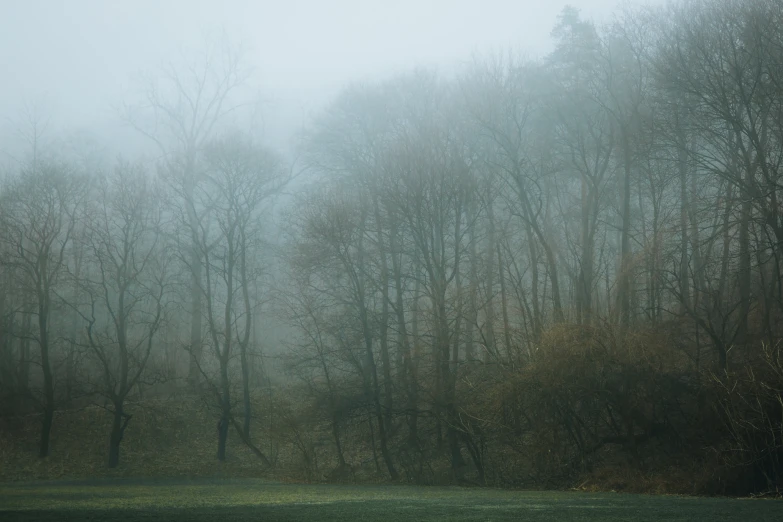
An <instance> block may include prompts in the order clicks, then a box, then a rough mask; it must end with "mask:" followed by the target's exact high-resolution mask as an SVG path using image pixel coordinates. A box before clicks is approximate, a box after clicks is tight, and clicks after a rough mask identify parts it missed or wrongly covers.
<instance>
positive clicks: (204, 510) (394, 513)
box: [0, 479, 783, 522]
mask: <svg viewBox="0 0 783 522" xmlns="http://www.w3.org/2000/svg"><path fill="white" fill-rule="evenodd" d="M0 519H2V520H4V521H8V522H11V521H33V520H36V521H54V520H58V521H59V520H62V521H76V520H80V521H81V520H110V521H115V520H116V521H119V520H123V521H141V520H145V521H147V520H177V521H181V520H188V521H211V520H221V521H225V522H228V521H250V520H258V521H261V520H263V521H283V520H285V521H289V520H290V521H305V520H319V521H340V522H347V521H350V520H367V521H376V520H377V521H384V520H389V521H391V520H394V521H399V520H432V521H436V520H455V521H468V520H493V521H504V520H509V521H510V520H527V521H567V520H588V521H589V520H601V521H610V522H611V521H619V520H628V521H635V522H641V521H646V520H650V521H652V520H655V521H658V520H682V521H700V520H704V521H710V522H718V521H723V520H726V521H729V520H753V521H759V522H761V521H776V522H777V521H780V520H783V501H777V500H749V499H727V498H704V497H678V496H648V495H630V494H617V493H599V494H595V493H579V492H554V491H547V492H539V491H501V490H494V489H462V488H455V487H454V488H444V487H409V486H386V487H384V486H326V485H294V484H281V483H273V482H268V481H263V480H255V479H223V480H217V479H213V480H209V479H199V480H191V481H186V480H173V479H172V480H150V479H102V480H83V481H52V482H27V483H21V482H16V483H4V484H0Z"/></svg>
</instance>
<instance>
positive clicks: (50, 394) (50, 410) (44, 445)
mask: <svg viewBox="0 0 783 522" xmlns="http://www.w3.org/2000/svg"><path fill="white" fill-rule="evenodd" d="M48 301H49V299H48V294H44V295H39V299H38V302H39V303H40V304H39V306H38V330H39V331H38V335H39V337H38V339H39V342H40V345H41V368H42V370H43V379H44V382H43V384H44V416H43V424H42V425H41V441H40V448H39V453H38V455H39V456H40V457H48V456H49V436H50V434H51V431H52V422H53V420H54V376H53V375H52V367H51V363H50V362H49V326H48V319H49V302H48Z"/></svg>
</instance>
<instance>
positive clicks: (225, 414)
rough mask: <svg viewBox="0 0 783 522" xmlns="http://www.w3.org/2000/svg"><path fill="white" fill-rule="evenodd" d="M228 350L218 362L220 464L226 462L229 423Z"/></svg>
mask: <svg viewBox="0 0 783 522" xmlns="http://www.w3.org/2000/svg"><path fill="white" fill-rule="evenodd" d="M227 352H228V348H226V354H225V356H223V357H221V360H220V421H219V422H218V450H217V458H218V460H219V461H220V462H225V461H226V441H227V440H228V426H229V424H230V422H231V396H230V393H231V389H230V387H229V381H228V353H227Z"/></svg>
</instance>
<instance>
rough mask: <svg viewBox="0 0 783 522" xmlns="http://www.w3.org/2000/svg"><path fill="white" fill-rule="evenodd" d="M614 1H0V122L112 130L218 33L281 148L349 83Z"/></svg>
mask: <svg viewBox="0 0 783 522" xmlns="http://www.w3.org/2000/svg"><path fill="white" fill-rule="evenodd" d="M661 1H662V0H653V1H652V3H661ZM618 3H619V2H618V0H570V1H566V0H541V1H539V0H384V1H382V0H365V1H361V0H323V1H318V0H280V1H270V0H223V1H219V0H157V1H156V0H0V120H6V119H7V118H11V119H13V118H15V117H16V116H17V115H18V112H19V106H20V104H21V103H23V102H25V101H27V102H28V103H29V102H38V103H40V102H43V106H45V107H47V110H49V111H50V112H51V115H52V119H53V121H55V122H56V123H57V124H58V126H60V127H62V128H67V129H85V128H101V129H103V128H107V126H108V127H110V126H111V125H114V124H115V123H112V122H115V120H116V112H115V111H114V109H113V108H112V107H113V106H116V105H117V104H118V103H120V102H122V101H123V100H125V101H130V100H132V99H133V96H134V94H135V92H136V91H135V90H134V89H137V87H136V84H134V83H133V82H132V79H133V78H134V75H135V74H136V73H138V72H140V71H145V70H146V71H154V70H156V69H157V68H158V67H159V66H160V65H161V64H162V63H164V62H169V61H172V60H176V58H177V56H178V52H179V51H180V50H181V49H192V48H198V47H199V45H200V44H201V43H202V42H203V41H204V36H203V35H204V34H205V33H206V32H212V33H215V32H220V31H225V32H227V33H229V34H230V35H231V36H232V38H236V39H241V40H242V41H243V42H244V44H245V46H246V47H247V48H248V51H249V55H250V57H251V60H252V62H253V65H254V66H255V67H256V69H257V71H258V73H257V76H256V78H255V81H256V82H257V83H258V85H259V87H260V88H261V89H262V91H263V92H264V93H265V95H266V96H267V97H268V98H269V100H270V103H269V105H268V107H267V109H266V110H267V111H268V114H267V115H266V116H265V119H266V120H268V121H269V124H268V127H269V128H270V129H272V130H270V131H269V132H270V134H272V136H270V141H272V142H275V143H277V144H280V143H283V142H284V141H285V140H286V139H287V138H288V136H287V135H288V134H290V131H291V129H292V128H295V126H296V123H292V121H294V120H296V121H301V119H302V114H303V113H309V112H312V111H314V110H316V111H317V110H318V109H319V108H321V107H322V106H323V104H324V103H325V102H326V101H328V100H329V99H330V98H331V97H332V96H334V95H335V94H336V92H337V91H338V90H339V88H340V87H342V86H344V85H346V84H348V83H349V82H351V81H354V80H363V79H375V78H380V77H383V76H384V75H392V74H394V73H395V72H399V71H403V70H407V69H411V68H413V67H416V66H436V67H440V68H449V67H453V66H454V65H457V64H459V62H461V61H467V60H469V59H470V58H471V56H472V55H473V54H474V53H477V52H478V53H482V52H495V51H503V50H508V49H514V50H516V51H522V52H527V53H529V54H530V55H533V56H535V55H540V54H542V53H545V52H547V51H548V50H549V48H550V45H551V42H550V38H549V33H550V31H551V29H552V27H553V26H554V24H555V21H556V17H557V14H558V13H559V12H560V11H561V9H562V8H563V7H564V6H565V5H566V4H570V5H573V6H575V7H577V8H580V9H581V11H582V14H583V16H584V17H586V18H591V19H593V20H596V21H599V22H600V21H604V20H608V19H609V16H610V14H611V12H612V11H613V8H615V7H617V5H618ZM646 3H650V1H647V2H646ZM292 125H293V126H292ZM0 129H2V124H0ZM6 134H7V132H6ZM3 135H4V134H3V132H2V131H1V130H0V139H2V136H3Z"/></svg>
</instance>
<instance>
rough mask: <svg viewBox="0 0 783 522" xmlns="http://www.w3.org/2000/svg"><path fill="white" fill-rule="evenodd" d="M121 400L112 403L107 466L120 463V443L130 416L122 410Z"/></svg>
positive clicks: (112, 466) (114, 465)
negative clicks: (112, 413)
mask: <svg viewBox="0 0 783 522" xmlns="http://www.w3.org/2000/svg"><path fill="white" fill-rule="evenodd" d="M123 402H124V401H123V400H122V399H119V400H117V401H115V404H114V415H113V417H112V425H111V436H110V437H109V468H116V467H117V465H118V464H119V463H120V443H121V442H122V438H123V436H124V435H125V428H127V427H128V422H129V421H130V416H126V415H125V412H124V411H123Z"/></svg>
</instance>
